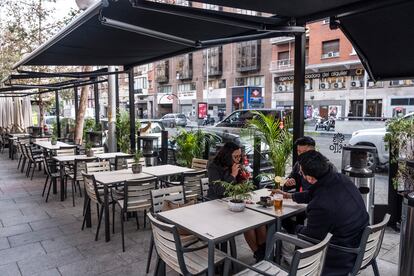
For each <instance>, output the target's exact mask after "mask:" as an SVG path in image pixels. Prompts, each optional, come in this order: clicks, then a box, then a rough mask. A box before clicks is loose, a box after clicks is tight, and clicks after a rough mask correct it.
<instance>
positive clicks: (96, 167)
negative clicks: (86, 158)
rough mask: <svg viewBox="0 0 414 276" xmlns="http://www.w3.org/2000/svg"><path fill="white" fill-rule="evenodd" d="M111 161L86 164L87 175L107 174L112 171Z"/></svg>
mask: <svg viewBox="0 0 414 276" xmlns="http://www.w3.org/2000/svg"><path fill="white" fill-rule="evenodd" d="M110 169H111V167H110V164H109V161H94V162H88V163H86V173H88V174H91V173H96V172H106V171H110Z"/></svg>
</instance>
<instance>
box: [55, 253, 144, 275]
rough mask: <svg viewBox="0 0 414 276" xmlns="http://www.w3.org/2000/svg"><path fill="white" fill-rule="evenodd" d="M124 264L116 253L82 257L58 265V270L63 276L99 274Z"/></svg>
mask: <svg viewBox="0 0 414 276" xmlns="http://www.w3.org/2000/svg"><path fill="white" fill-rule="evenodd" d="M125 265H126V263H125V261H124V260H123V259H122V258H121V257H119V256H118V254H106V255H100V256H96V257H95V256H91V257H89V258H84V259H83V260H82V261H79V262H76V263H72V264H69V265H64V266H61V267H58V270H59V271H60V273H61V274H62V275H63V276H69V275H70V276H72V275H73V276H78V275H88V276H92V275H101V274H102V273H104V272H108V271H112V270H114V269H116V268H119V267H123V266H125ZM136 275H139V274H136Z"/></svg>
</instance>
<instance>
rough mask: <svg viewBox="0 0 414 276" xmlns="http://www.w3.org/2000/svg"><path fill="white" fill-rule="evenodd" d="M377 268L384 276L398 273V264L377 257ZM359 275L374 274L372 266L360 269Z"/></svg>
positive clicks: (368, 275)
mask: <svg viewBox="0 0 414 276" xmlns="http://www.w3.org/2000/svg"><path fill="white" fill-rule="evenodd" d="M377 264H378V270H379V272H380V274H381V275H385V276H397V275H398V265H396V264H393V263H390V262H387V261H383V260H381V259H378V258H377ZM358 275H359V276H372V275H374V271H373V270H372V267H367V268H366V269H364V270H363V271H361V273H360V274H358Z"/></svg>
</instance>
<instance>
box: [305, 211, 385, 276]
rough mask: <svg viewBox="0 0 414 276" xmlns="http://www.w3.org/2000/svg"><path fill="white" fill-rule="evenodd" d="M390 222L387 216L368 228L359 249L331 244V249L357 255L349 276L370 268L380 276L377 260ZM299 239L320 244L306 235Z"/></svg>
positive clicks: (376, 275)
mask: <svg viewBox="0 0 414 276" xmlns="http://www.w3.org/2000/svg"><path fill="white" fill-rule="evenodd" d="M389 220H390V215H389V214H386V215H385V216H384V219H383V220H382V221H381V222H380V223H378V224H375V225H369V226H367V227H366V228H365V230H364V232H363V234H362V237H361V241H360V243H359V246H358V247H357V248H349V247H343V246H339V245H335V244H329V248H333V249H335V250H338V251H341V252H345V253H350V254H355V255H356V260H355V263H354V266H353V268H352V271H351V272H350V273H349V274H348V276H355V275H357V274H358V273H359V272H360V271H361V270H363V269H365V268H367V267H368V266H372V269H373V271H374V275H375V276H379V275H380V273H379V270H378V265H377V261H376V258H377V256H378V254H379V252H380V250H381V245H382V240H383V238H384V233H385V228H386V227H387V224H388V221H389ZM298 237H300V238H301V239H303V240H306V241H310V242H313V243H316V242H318V241H317V240H315V239H312V238H309V237H307V236H304V235H298Z"/></svg>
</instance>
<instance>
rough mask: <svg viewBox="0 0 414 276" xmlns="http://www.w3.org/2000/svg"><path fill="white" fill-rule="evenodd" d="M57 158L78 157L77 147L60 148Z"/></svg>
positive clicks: (56, 152) (57, 151)
mask: <svg viewBox="0 0 414 276" xmlns="http://www.w3.org/2000/svg"><path fill="white" fill-rule="evenodd" d="M55 154H56V156H70V155H76V146H71V147H60V148H59V149H57V150H56V151H55Z"/></svg>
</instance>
